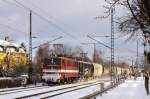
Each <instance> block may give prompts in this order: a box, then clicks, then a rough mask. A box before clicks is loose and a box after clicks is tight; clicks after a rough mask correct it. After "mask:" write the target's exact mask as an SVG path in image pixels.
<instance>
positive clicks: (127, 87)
mask: <svg viewBox="0 0 150 99" xmlns="http://www.w3.org/2000/svg"><path fill="white" fill-rule="evenodd" d="M149 87H150V84H149ZM96 99H150V95H147V94H146V91H145V86H144V79H143V78H142V77H140V78H138V79H137V80H133V79H128V80H126V81H125V83H123V84H121V85H119V86H118V87H117V88H114V89H112V90H110V91H108V92H107V93H104V94H103V95H102V96H97V97H96Z"/></svg>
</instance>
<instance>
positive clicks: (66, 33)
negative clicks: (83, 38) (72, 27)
mask: <svg viewBox="0 0 150 99" xmlns="http://www.w3.org/2000/svg"><path fill="white" fill-rule="evenodd" d="M3 1H4V2H7V3H10V4H12V5H15V6H17V7H21V8H24V9H26V10H27V11H32V13H33V14H35V15H37V16H38V17H39V18H41V19H43V20H44V21H46V22H48V23H49V24H50V25H52V26H53V27H55V28H56V29H58V30H59V31H61V32H59V33H63V34H65V35H68V36H69V37H71V38H73V39H74V40H76V41H78V42H79V39H77V38H76V37H75V36H73V35H71V34H70V33H68V32H66V31H65V30H64V29H63V28H61V27H60V26H58V25H57V24H55V23H54V22H52V21H50V20H49V19H47V18H45V17H43V16H42V15H40V14H39V13H37V12H35V11H34V10H32V9H31V8H29V7H26V6H25V5H23V4H22V3H20V2H18V1H17V0H13V1H15V2H16V4H14V3H12V2H10V1H7V0H3ZM79 43H80V42H79Z"/></svg>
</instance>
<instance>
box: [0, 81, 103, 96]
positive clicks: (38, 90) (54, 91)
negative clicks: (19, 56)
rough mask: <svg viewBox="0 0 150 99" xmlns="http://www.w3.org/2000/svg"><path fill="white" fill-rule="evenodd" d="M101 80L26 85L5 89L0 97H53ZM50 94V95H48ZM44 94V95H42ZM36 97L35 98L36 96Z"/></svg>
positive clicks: (96, 83) (92, 84) (95, 83)
mask: <svg viewBox="0 0 150 99" xmlns="http://www.w3.org/2000/svg"><path fill="white" fill-rule="evenodd" d="M101 81H102V80H97V81H91V82H81V83H77V84H68V85H61V86H52V87H49V86H39V87H34V88H33V87H29V88H28V87H27V88H26V89H25V88H19V89H16V90H7V91H5V92H2V91H1V93H0V98H1V99H4V98H17V99H22V98H33V97H34V98H35V97H41V98H49V97H54V96H57V95H61V94H65V93H67V92H71V91H75V90H79V89H83V88H87V87H90V86H94V85H98V84H99V83H101ZM50 94H51V95H50ZM43 95H45V96H46V97H44V96H43ZM36 99H37V98H36Z"/></svg>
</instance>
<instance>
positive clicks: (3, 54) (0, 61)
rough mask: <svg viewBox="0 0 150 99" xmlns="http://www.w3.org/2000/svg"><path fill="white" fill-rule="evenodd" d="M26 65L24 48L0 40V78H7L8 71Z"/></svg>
mask: <svg viewBox="0 0 150 99" xmlns="http://www.w3.org/2000/svg"><path fill="white" fill-rule="evenodd" d="M26 64H27V54H26V50H25V48H23V47H22V46H20V45H17V44H15V43H11V42H8V41H5V40H0V76H7V75H8V71H14V69H15V68H16V67H19V66H25V65H26Z"/></svg>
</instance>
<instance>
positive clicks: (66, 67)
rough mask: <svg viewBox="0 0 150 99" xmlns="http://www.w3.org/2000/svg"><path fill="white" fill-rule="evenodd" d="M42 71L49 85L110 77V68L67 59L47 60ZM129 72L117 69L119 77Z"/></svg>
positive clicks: (52, 58)
mask: <svg viewBox="0 0 150 99" xmlns="http://www.w3.org/2000/svg"><path fill="white" fill-rule="evenodd" d="M42 70H43V76H42V80H43V81H44V82H46V83H48V84H50V83H65V82H73V81H75V80H78V79H85V80H86V79H93V78H99V77H101V76H103V75H110V68H109V67H104V66H102V65H101V64H97V63H92V62H85V61H80V60H75V59H71V58H66V57H51V58H45V59H44V62H43V67H42ZM128 71H129V70H128V68H120V67H117V68H116V72H117V75H119V76H121V75H123V74H127V73H128Z"/></svg>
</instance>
